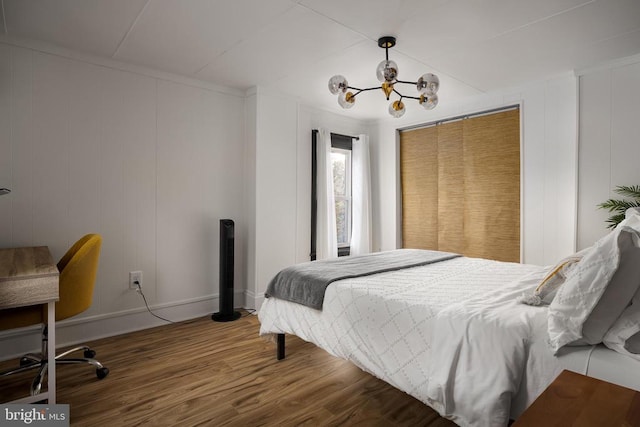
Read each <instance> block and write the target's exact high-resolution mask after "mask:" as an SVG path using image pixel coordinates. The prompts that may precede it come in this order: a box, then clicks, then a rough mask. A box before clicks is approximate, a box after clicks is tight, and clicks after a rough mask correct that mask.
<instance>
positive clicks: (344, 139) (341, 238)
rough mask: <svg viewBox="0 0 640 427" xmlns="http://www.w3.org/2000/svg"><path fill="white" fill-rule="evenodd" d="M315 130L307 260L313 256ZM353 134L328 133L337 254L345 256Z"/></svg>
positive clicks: (347, 244) (315, 216)
mask: <svg viewBox="0 0 640 427" xmlns="http://www.w3.org/2000/svg"><path fill="white" fill-rule="evenodd" d="M317 132H318V131H316V130H314V131H313V132H312V137H311V141H312V150H311V152H312V154H311V186H312V189H311V254H310V258H311V260H312V261H313V260H315V259H316V221H317V210H316V209H317V194H316V185H317V182H316V177H317V164H316V144H317V140H316V138H317ZM352 140H353V137H352V136H347V135H339V134H335V133H332V134H331V165H332V169H333V194H334V197H335V203H336V234H337V238H338V256H345V255H349V252H350V244H351V218H352V215H351V212H352V211H351V204H352V198H351V149H352V146H353V143H352Z"/></svg>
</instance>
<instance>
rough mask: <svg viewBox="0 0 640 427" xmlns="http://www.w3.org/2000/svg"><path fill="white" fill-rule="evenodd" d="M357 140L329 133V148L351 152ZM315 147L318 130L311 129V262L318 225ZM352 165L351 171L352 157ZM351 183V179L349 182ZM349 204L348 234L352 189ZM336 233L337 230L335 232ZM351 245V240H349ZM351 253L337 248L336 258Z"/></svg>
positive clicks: (342, 248)
mask: <svg viewBox="0 0 640 427" xmlns="http://www.w3.org/2000/svg"><path fill="white" fill-rule="evenodd" d="M354 139H357V137H354V136H349V135H341V134H338V133H333V132H332V133H331V148H332V150H333V148H338V149H343V150H349V151H353V140H354ZM317 146H318V130H317V129H313V130H312V131H311V252H310V253H309V258H310V259H311V261H315V260H316V244H317V232H316V225H317V223H318V192H317V185H318V160H317V153H316V150H317ZM351 158H352V164H351V165H350V169H351V171H353V157H351ZM350 181H352V179H351V180H350ZM350 193H351V195H352V197H351V203H350V215H349V216H350V218H349V230H350V231H349V233H351V229H352V227H353V223H352V221H353V217H352V212H353V206H352V204H353V192H352V188H351V189H350ZM336 232H337V230H336ZM349 243H351V240H349ZM350 252H351V246H350V245H349V246H340V247H338V256H339V257H341V256H347V255H349V254H350Z"/></svg>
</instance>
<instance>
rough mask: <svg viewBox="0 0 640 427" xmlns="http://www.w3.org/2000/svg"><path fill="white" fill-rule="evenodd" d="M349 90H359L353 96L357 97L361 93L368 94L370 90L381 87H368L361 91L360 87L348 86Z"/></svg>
mask: <svg viewBox="0 0 640 427" xmlns="http://www.w3.org/2000/svg"><path fill="white" fill-rule="evenodd" d="M347 89H353V90H357V92H356V93H354V94H353V96H356V95H357V94H359V93H360V92H366V91H368V90H375V89H380V86H375V87H367V88H364V89H360V88H359V87H353V86H348V87H347Z"/></svg>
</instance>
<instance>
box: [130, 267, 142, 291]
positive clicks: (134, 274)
mask: <svg viewBox="0 0 640 427" xmlns="http://www.w3.org/2000/svg"><path fill="white" fill-rule="evenodd" d="M136 282H138V284H136ZM138 286H139V287H140V289H142V271H130V272H129V289H131V290H134V291H135V290H137V289H138Z"/></svg>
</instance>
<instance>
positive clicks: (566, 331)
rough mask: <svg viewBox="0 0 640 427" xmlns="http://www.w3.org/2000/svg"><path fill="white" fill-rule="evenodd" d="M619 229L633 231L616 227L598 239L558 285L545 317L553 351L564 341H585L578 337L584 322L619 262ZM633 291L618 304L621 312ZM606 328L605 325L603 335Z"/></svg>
mask: <svg viewBox="0 0 640 427" xmlns="http://www.w3.org/2000/svg"><path fill="white" fill-rule="evenodd" d="M622 231H631V232H634V231H633V230H632V229H629V228H627V227H617V228H616V229H614V230H613V231H612V232H610V233H609V234H607V235H606V236H604V237H603V238H602V239H600V240H598V241H597V242H596V244H595V245H593V247H592V248H591V249H590V250H588V251H587V252H586V253H585V254H584V257H583V258H582V260H581V261H580V262H579V263H577V264H576V265H575V267H574V269H573V271H572V272H571V274H570V275H569V277H567V280H566V281H565V283H564V284H563V285H562V286H561V287H560V288H559V289H558V292H557V294H556V296H555V298H554V299H553V301H552V302H551V305H550V306H549V318H548V332H549V343H550V346H551V349H552V350H553V351H554V352H557V351H558V350H559V349H560V348H561V347H563V346H565V345H567V344H571V343H574V344H585V343H584V342H581V341H580V340H581V338H582V336H583V326H584V324H585V322H586V321H587V319H588V318H589V315H590V314H591V313H592V311H593V310H594V308H595V307H596V305H597V303H598V301H600V298H601V297H602V295H603V294H604V293H605V291H606V289H607V286H608V285H609V282H610V281H611V278H612V277H613V275H614V274H615V272H616V270H617V269H618V265H619V263H620V248H619V246H618V238H619V236H620V233H621V232H622ZM634 234H635V233H634ZM634 293H635V289H634V290H633V291H632V293H631V294H630V295H629V296H628V299H626V301H624V302H623V305H621V306H620V308H619V309H620V312H621V311H622V310H623V309H624V307H625V306H626V305H627V304H629V302H630V300H631V297H632V296H633V294H634ZM620 312H618V313H620ZM618 315H619V314H618ZM618 315H616V317H614V318H612V319H610V323H609V325H613V324H614V323H615V321H616V319H617V316H618ZM608 329H609V328H608V326H607V328H606V329H604V330H603V331H602V335H604V333H605V332H606V331H607V330H608ZM602 335H601V336H600V338H602Z"/></svg>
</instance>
